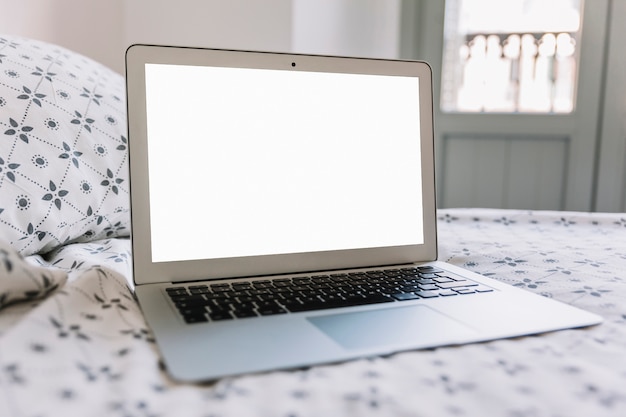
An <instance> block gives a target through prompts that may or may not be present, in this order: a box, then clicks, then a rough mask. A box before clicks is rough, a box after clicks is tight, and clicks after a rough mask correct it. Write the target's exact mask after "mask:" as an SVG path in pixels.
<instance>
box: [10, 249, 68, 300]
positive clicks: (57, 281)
mask: <svg viewBox="0 0 626 417" xmlns="http://www.w3.org/2000/svg"><path fill="white" fill-rule="evenodd" d="M65 281H67V273H65V272H64V271H62V270H60V269H54V268H43V267H40V266H33V265H30V264H28V263H27V262H26V261H25V260H24V259H23V258H22V257H21V256H20V255H19V254H18V253H17V251H16V250H15V249H14V248H13V247H12V246H11V245H9V244H8V243H6V242H0V310H1V309H3V308H4V307H7V306H9V305H11V304H14V303H17V302H20V301H32V300H35V299H38V298H44V297H45V296H47V295H48V294H50V293H51V292H52V291H54V290H56V289H57V288H58V287H60V286H62V285H63V284H64V283H65Z"/></svg>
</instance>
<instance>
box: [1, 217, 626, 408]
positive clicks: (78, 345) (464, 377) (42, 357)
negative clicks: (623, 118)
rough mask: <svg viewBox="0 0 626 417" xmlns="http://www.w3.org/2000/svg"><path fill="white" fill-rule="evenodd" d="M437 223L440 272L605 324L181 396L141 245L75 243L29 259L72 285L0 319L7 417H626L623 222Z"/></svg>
mask: <svg viewBox="0 0 626 417" xmlns="http://www.w3.org/2000/svg"><path fill="white" fill-rule="evenodd" d="M438 221H439V248H440V253H439V259H440V260H444V261H448V262H450V263H453V264H456V265H459V266H462V267H465V268H468V269H470V270H473V271H476V272H479V273H482V274H484V275H487V276H490V277H493V278H495V279H498V280H500V281H503V282H506V283H508V284H511V285H514V286H517V287H521V288H524V289H526V290H528V291H532V292H535V293H538V294H541V295H543V296H545V297H551V298H554V299H557V300H560V301H562V302H565V303H569V304H572V305H575V306H577V307H580V308H583V309H586V310H589V311H592V312H595V313H597V314H599V315H601V316H602V317H603V318H604V323H603V324H601V325H598V326H594V327H590V328H585V329H578V330H566V331H560V332H553V333H547V334H543V335H538V336H532V337H522V338H515V339H508V340H500V341H493V342H488V343H479V344H472V345H466V346H458V347H445V348H437V349H428V350H421V351H410V352H403V353H398V354H394V355H390V356H387V357H373V358H367V359H361V360H354V361H350V362H346V363H341V364H334V365H324V366H316V367H311V368H307V369H298V370H289V371H276V372H269V373H264V374H253V375H245V376H241V377H236V378H225V379H221V380H219V381H215V382H212V383H207V384H181V383H176V382H174V381H172V380H170V379H169V378H168V376H167V373H166V372H165V371H164V369H163V365H162V363H161V362H160V359H159V354H158V350H157V347H156V345H155V343H154V340H153V338H152V335H151V333H150V330H149V329H148V328H147V326H146V324H145V322H144V320H143V317H142V315H141V312H140V310H139V308H138V305H137V303H136V302H135V300H134V298H133V295H132V290H131V289H130V285H129V282H128V278H129V277H130V258H131V254H130V245H129V241H128V239H124V238H114V239H105V240H100V241H95V242H90V243H75V244H71V245H67V246H64V247H61V248H59V249H57V250H55V251H53V252H51V253H49V254H47V255H45V256H41V255H32V256H30V257H29V259H28V260H29V261H30V262H33V263H37V264H43V265H46V266H47V267H49V268H60V269H63V270H66V271H67V272H68V275H69V278H68V281H67V283H66V284H65V285H64V286H63V287H61V288H60V289H59V290H58V291H56V292H55V293H53V294H51V295H50V296H48V297H47V298H45V299H44V300H40V301H37V302H33V303H27V304H20V305H15V306H12V307H8V308H6V309H4V310H1V311H0V416H11V417H21V416H24V417H35V416H38V417H48V416H107V417H135V416H136V417H148V416H155V417H156V416H163V417H168V416H198V417H227V416H237V417H245V416H284V417H304V416H322V415H327V416H510V417H537V416H563V417H571V416H622V417H623V416H626V215H624V214H588V213H571V212H570V213H568V212H543V211H534V212H533V211H512V210H486V209H450V210H441V211H440V212H439V214H438ZM494 314H497V312H494ZM253 348H254V347H253V346H250V349H253Z"/></svg>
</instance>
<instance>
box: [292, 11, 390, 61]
mask: <svg viewBox="0 0 626 417" xmlns="http://www.w3.org/2000/svg"><path fill="white" fill-rule="evenodd" d="M400 11H401V0H341V1H338V0H293V35H292V50H293V51H294V52H300V53H312V54H328V55H346V56H359V57H373V58H397V57H398V56H399V47H400V42H399V36H400V18H401V16H400Z"/></svg>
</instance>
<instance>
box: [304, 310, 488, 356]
mask: <svg viewBox="0 0 626 417" xmlns="http://www.w3.org/2000/svg"><path fill="white" fill-rule="evenodd" d="M307 320H308V321H309V322H311V323H312V324H313V325H315V326H316V327H317V328H318V329H319V330H321V331H322V332H324V333H325V334H326V335H327V336H329V337H330V338H331V339H333V340H334V341H335V342H337V343H338V344H339V345H341V346H342V347H344V348H346V349H370V348H376V347H383V346H389V345H396V346H401V345H407V346H424V345H432V344H433V343H434V344H438V343H440V342H441V341H444V340H445V341H448V342H450V341H454V340H461V339H462V338H465V337H467V336H471V335H475V334H476V331H475V330H473V329H472V328H471V327H469V326H467V325H465V324H463V323H461V322H458V321H456V320H454V319H452V318H449V317H447V316H445V315H443V314H441V313H439V312H438V311H436V310H433V309H432V308H429V307H427V306H424V305H413V306H408V307H401V308H387V309H382V310H371V311H359V312H353V313H339V314H330V315H324V316H315V317H309V318H307Z"/></svg>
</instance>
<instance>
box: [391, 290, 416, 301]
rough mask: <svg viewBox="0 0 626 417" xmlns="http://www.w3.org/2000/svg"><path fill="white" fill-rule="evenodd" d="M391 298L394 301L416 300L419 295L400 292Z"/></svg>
mask: <svg viewBox="0 0 626 417" xmlns="http://www.w3.org/2000/svg"><path fill="white" fill-rule="evenodd" d="M391 296H392V297H393V298H395V299H396V300H400V301H402V300H417V299H418V298H420V297H419V295H417V294H415V293H412V292H401V293H398V294H392V295H391Z"/></svg>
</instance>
